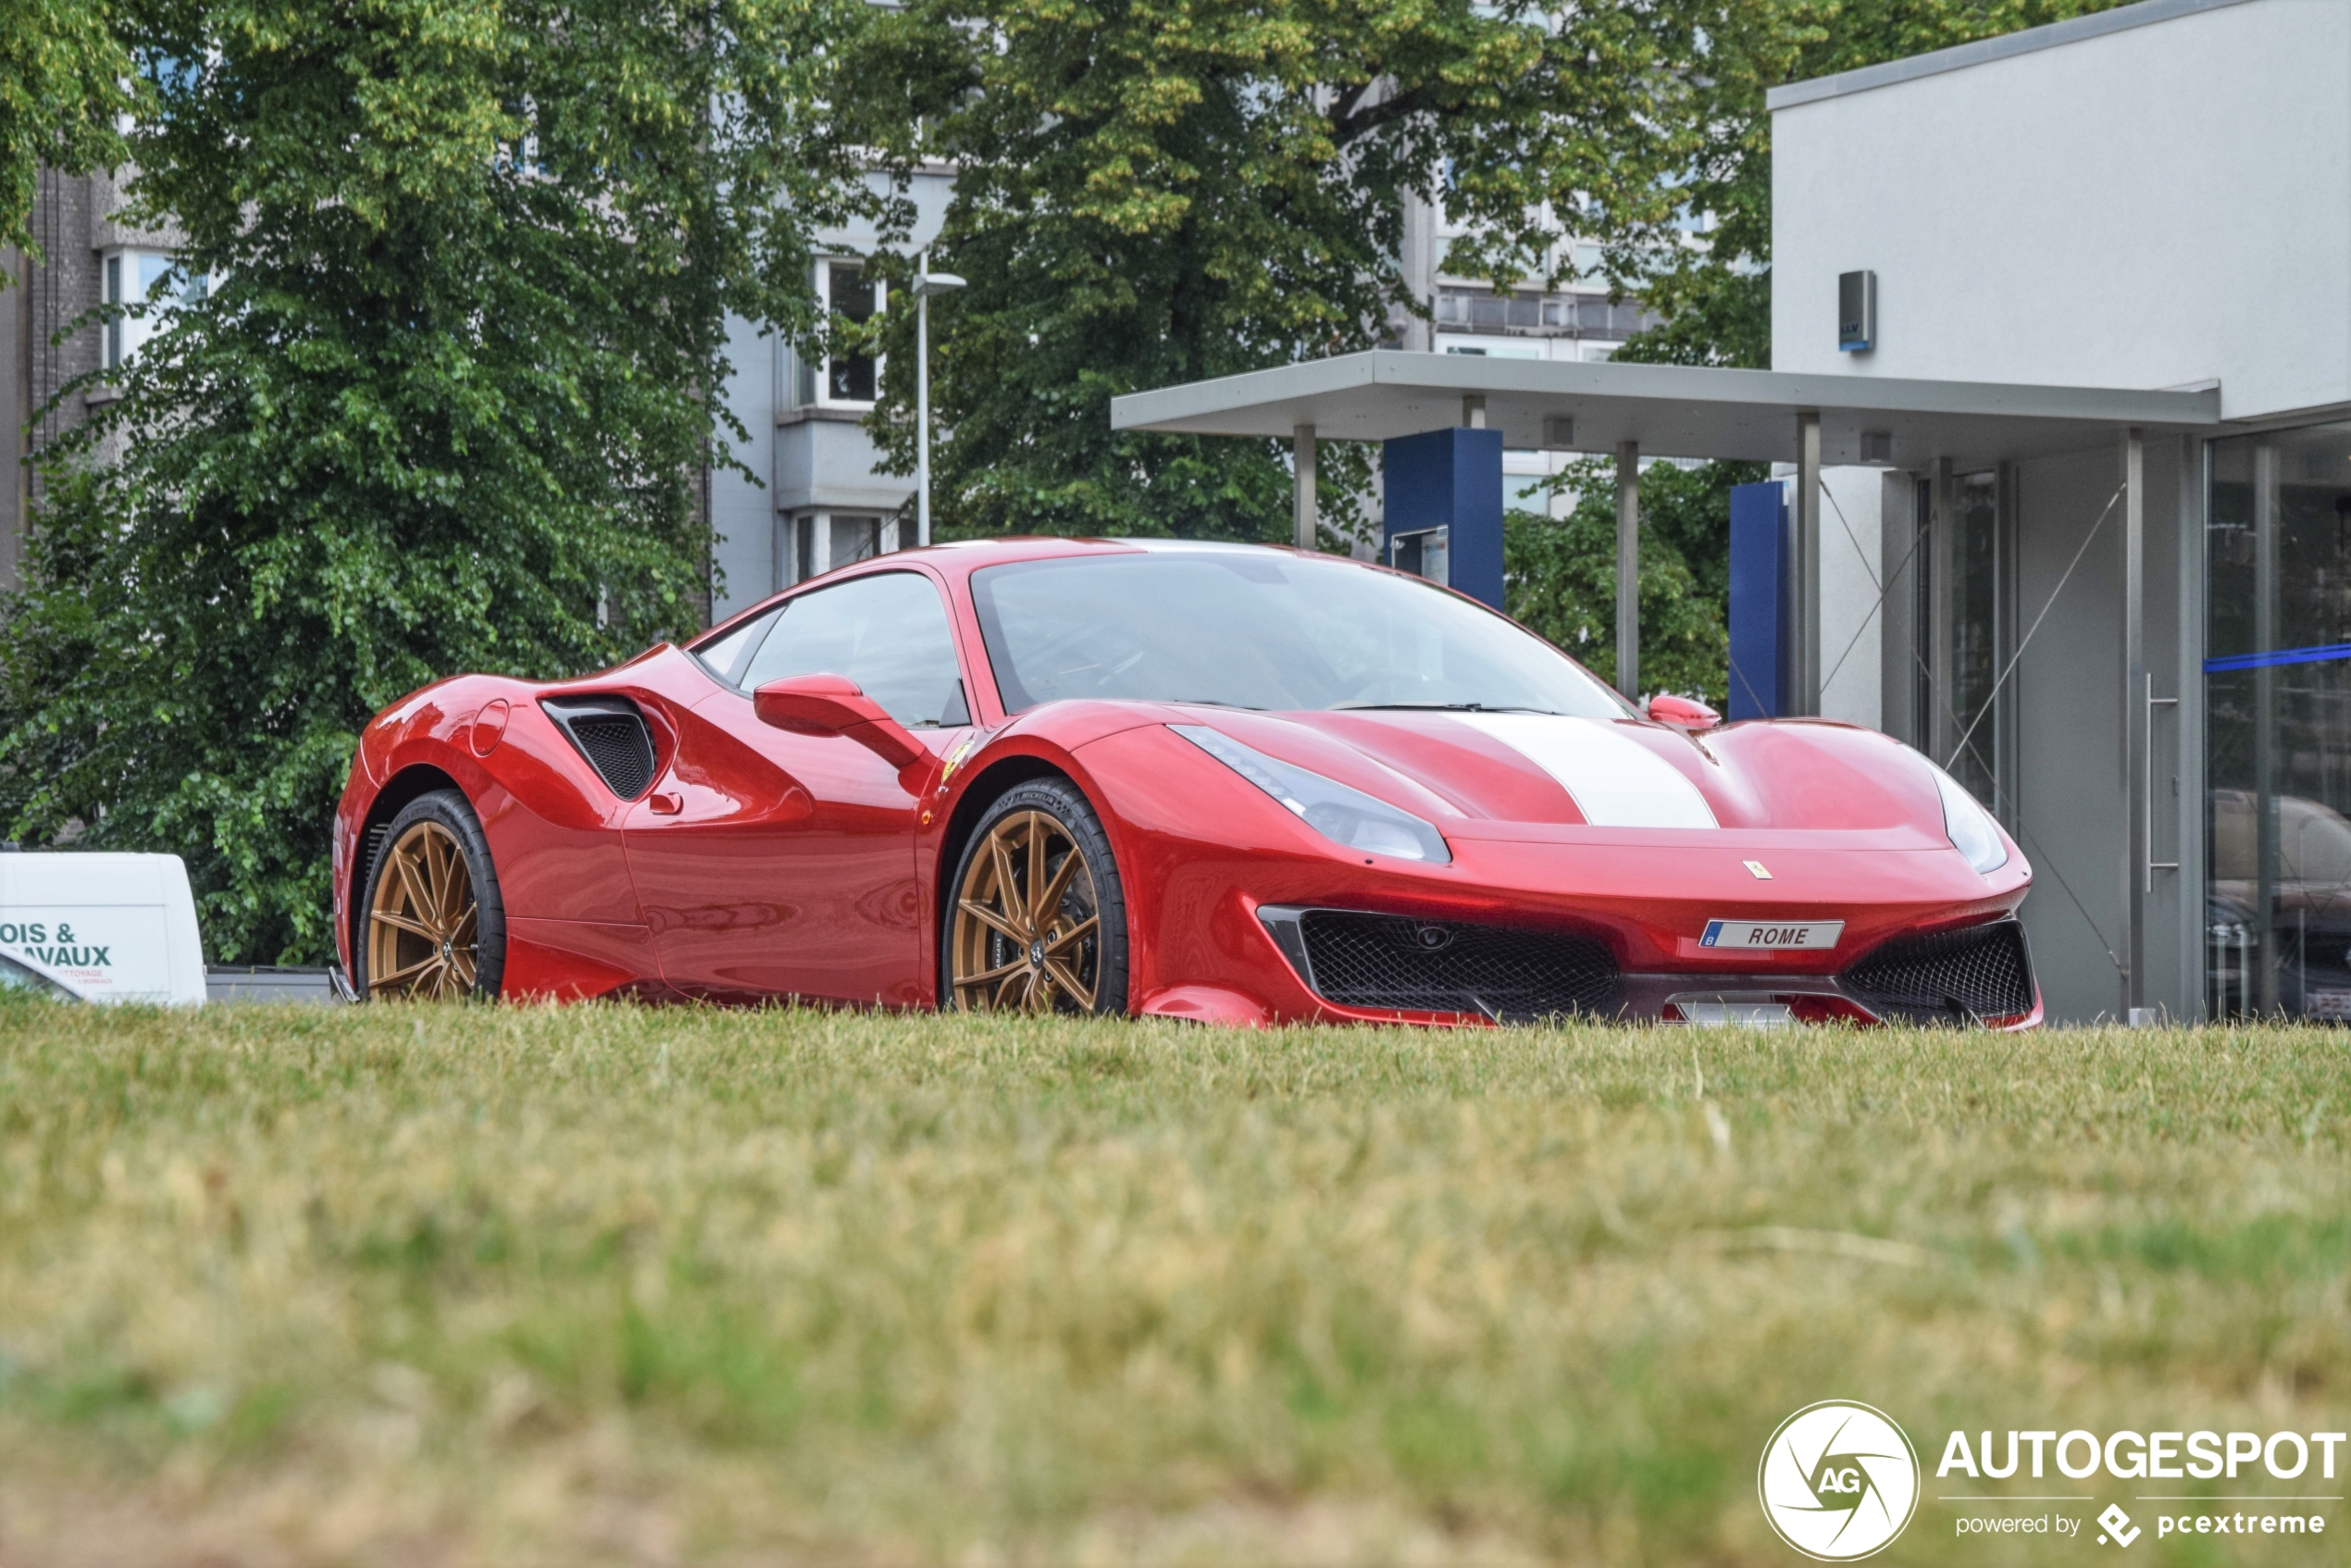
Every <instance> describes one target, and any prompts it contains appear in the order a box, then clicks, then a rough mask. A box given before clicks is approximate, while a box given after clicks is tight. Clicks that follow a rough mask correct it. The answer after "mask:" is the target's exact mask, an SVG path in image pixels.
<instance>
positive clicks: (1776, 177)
mask: <svg viewBox="0 0 2351 1568" xmlns="http://www.w3.org/2000/svg"><path fill="white" fill-rule="evenodd" d="M2133 23H2136V24H2138V25H2132V24H2133ZM2085 31H2086V32H2089V33H2090V34H2091V35H2090V36H2085V37H2075V38H2074V41H2072V42H2065V43H2058V44H2053V45H2051V46H2048V47H2037V48H2036V47H2032V45H2033V44H2035V43H2037V42H2040V41H2042V40H2045V39H2046V38H2049V37H2052V36H2056V37H2065V36H2071V35H2073V34H2079V33H2083V32H2085ZM2000 50H2007V51H2009V53H2007V54H2005V56H2003V57H1993V58H1989V59H1984V60H1983V61H1982V63H1976V64H1969V65H1964V66H1962V67H1960V68H1955V69H1934V66H1935V65H1936V64H1937V63H1939V62H1947V61H1948V60H1950V59H1953V58H1971V57H1977V56H1983V55H1985V54H1987V53H1991V54H1997V52H1998V51H2000ZM1904 72H1909V73H1921V74H1910V75H1909V79H1908V80H1898V81H1892V82H1890V83H1889V84H1886V85H1880V86H1870V87H1866V88H1864V89H1863V90H1860V91H1851V92H1843V93H1834V94H1833V95H1829V96H1821V97H1816V98H1814V99H1813V100H1812V101H1810V102H1796V103H1791V100H1792V99H1800V98H1802V97H1804V96H1805V95H1807V94H1808V93H1818V92H1823V91H1826V90H1827V84H1798V85H1797V86H1796V87H1793V88H1784V89H1781V90H1780V91H1778V92H1776V93H1773V104H1774V106H1775V109H1774V113H1773V119H1772V135H1773V230H1772V244H1773V312H1772V344H1773V355H1772V358H1773V368H1774V369H1779V370H1796V371H1813V372H1840V371H1841V372H1847V373H1850V374H1853V375H1860V376H1872V375H1875V376H1897V377H1918V378H1947V379H1951V380H1979V381H2021V382H2033V383H2038V384H2044V385H2071V386H2113V387H2134V388H2156V387H2171V386H2180V385H2185V384H2191V383H2196V382H2201V381H2208V380H2219V382H2220V392H2221V411H2222V413H2223V415H2224V416H2225V417H2230V418H2244V417H2258V416H2262V415H2267V414H2273V413H2279V412H2283V411H2288V410H2295V409H2302V408H2309V407H2315V406H2320V405H2324V404H2338V403H2342V402H2345V401H2351V5H2346V4H2343V3H2341V0H2145V3H2143V4H2141V5H2139V6H2130V7H2126V8H2125V9H2123V10H2121V11H2118V12H2114V13H2108V15H2106V16H2105V17H2102V18H2091V19H2084V21H2082V22H2078V23H2071V24H2060V26H2059V28H2052V29H2040V30H2035V31H2034V32H2031V33H2021V34H2017V35H2014V36H2013V37H2011V38H2009V39H2006V40H2000V41H1996V44H1993V45H1971V46H1969V47H1968V48H1967V49H1963V50H1954V51H1946V52H1945V53H1944V54H1943V55H1940V56H1921V57H1919V58H1918V59H1915V60H1910V61H1904V62H1899V63H1898V65H1897V67H1893V68H1875V69H1874V70H1873V71H1865V72H1855V73H1852V77H1851V78H1850V79H1846V80H1854V79H1858V80H1860V81H1869V80H1873V79H1875V78H1877V77H1879V76H1882V75H1885V74H1889V73H1891V74H1900V73H1904ZM1839 80H1840V79H1835V78H1832V79H1829V83H1835V82H1836V81H1839ZM1856 268H1872V269H1874V270H1875V271H1876V273H1877V275H1878V326H1879V346H1878V347H1877V348H1876V349H1875V350H1874V351H1872V352H1871V353H1868V354H1849V355H1848V354H1839V353H1838V352H1837V347H1836V338H1837V333H1836V325H1837V324H1836V280H1837V275H1838V274H1839V273H1840V272H1844V271H1847V270H1851V269H1856Z"/></svg>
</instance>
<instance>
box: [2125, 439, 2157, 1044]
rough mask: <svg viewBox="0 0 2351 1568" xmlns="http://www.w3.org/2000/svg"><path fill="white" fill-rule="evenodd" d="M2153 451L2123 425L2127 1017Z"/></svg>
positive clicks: (2139, 998) (2141, 814) (2141, 876)
mask: <svg viewBox="0 0 2351 1568" xmlns="http://www.w3.org/2000/svg"><path fill="white" fill-rule="evenodd" d="M2153 695H2154V692H2153V691H2152V690H2151V689H2150V688H2149V687H2148V685H2147V659H2146V452H2145V448H2144V445H2143V442H2142V440H2141V432H2139V431H2138V430H2136V429H2128V430H2125V431H2123V432H2122V798H2123V800H2124V801H2125V802H2126V803H2127V805H2126V807H2125V815H2126V816H2127V818H2128V820H2127V821H2126V823H2125V824H2124V831H2125V835H2126V836H2125V839H2124V844H2123V850H2122V920H2123V928H2122V964H2123V968H2122V1002H2121V1014H2122V1021H2123V1022H2124V1023H2126V1024H2132V1025H2136V1024H2139V1023H2141V1022H2143V1021H2144V1020H2145V1019H2146V945H2147V944H2146V883H2147V877H2148V872H2147V868H2146V863H2147V853H2146V843H2147V825H2148V821H2149V817H2148V815H2147V814H2148V813H2149V812H2150V811H2152V810H2153V809H2154V805H2155V803H2154V802H2152V801H2150V800H2149V799H2147V783H2148V777H2147V715H2148V711H2149V709H2150V708H2151V707H2152V705H2153V704H2152V703H2151V702H2150V701H2149V699H2150V698H2152V697H2153Z"/></svg>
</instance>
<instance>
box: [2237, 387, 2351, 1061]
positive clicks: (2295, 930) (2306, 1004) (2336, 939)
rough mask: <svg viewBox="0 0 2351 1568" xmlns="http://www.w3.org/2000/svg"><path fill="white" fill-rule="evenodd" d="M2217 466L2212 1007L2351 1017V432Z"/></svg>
mask: <svg viewBox="0 0 2351 1568" xmlns="http://www.w3.org/2000/svg"><path fill="white" fill-rule="evenodd" d="M2207 453H2208V455H2207V464H2208V467H2207V484H2208V496H2207V506H2206V512H2205V519H2206V520H2205V529H2206V536H2205V572H2206V593H2205V605H2206V628H2205V660H2204V694H2205V782H2206V808H2207V812H2208V816H2207V819H2206V824H2205V827H2206V834H2207V838H2206V843H2207V845H2208V851H2207V854H2206V865H2205V910H2206V940H2207V942H2208V952H2207V954H2206V958H2207V975H2208V978H2207V982H2206V983H2207V986H2208V994H2207V1002H2208V1005H2209V1006H2210V1007H2211V1009H2212V1014H2213V1015H2214V1016H2216V1017H2241V1016H2245V1015H2246V1014H2276V1013H2284V1014H2289V1015H2293V1016H2299V1017H2310V1018H2323V1019H2338V1020H2351V424H2333V425H2317V426H2310V427H2307V428H2305V429H2296V430H2282V431H2277V432H2273V433H2270V434H2266V435H2258V436H2240V437H2233V438H2231V439H2229V440H2226V441H2216V442H2210V443H2209V445H2208V448H2207Z"/></svg>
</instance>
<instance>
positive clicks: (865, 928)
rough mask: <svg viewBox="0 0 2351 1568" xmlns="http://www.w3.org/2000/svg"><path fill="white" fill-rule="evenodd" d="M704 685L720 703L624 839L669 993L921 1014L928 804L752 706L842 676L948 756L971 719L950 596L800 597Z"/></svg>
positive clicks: (818, 593) (929, 590)
mask: <svg viewBox="0 0 2351 1568" xmlns="http://www.w3.org/2000/svg"><path fill="white" fill-rule="evenodd" d="M714 663H715V664H717V665H723V666H724V667H713V664H714ZM705 667H706V668H710V669H711V673H712V688H711V691H710V694H709V695H708V696H707V697H705V698H703V700H702V701H701V702H699V703H695V704H694V705H693V706H692V707H691V708H690V709H689V710H687V711H686V712H685V713H683V714H682V715H681V716H679V718H678V746H677V751H676V754H675V756H674V758H673V759H672V761H671V763H670V765H669V767H668V769H667V771H666V772H665V776H664V777H663V778H662V779H661V780H660V781H659V782H658V783H657V784H656V785H655V786H654V788H653V790H652V791H651V792H650V793H649V794H648V795H647V797H646V798H645V799H644V800H643V801H641V802H640V803H638V804H637V805H636V806H635V807H634V808H632V810H631V812H630V815H629V817H628V822H627V824H626V827H625V829H624V833H623V839H624V841H625V843H626V845H627V848H628V865H629V871H630V874H631V876H632V877H634V878H635V881H636V885H637V896H638V901H639V902H640V903H641V905H642V906H643V909H644V912H645V919H646V923H647V925H648V926H649V927H651V928H652V931H653V944H654V949H655V951H656V952H657V953H658V954H659V957H660V961H661V965H662V974H663V977H664V978H665V980H666V981H667V982H668V983H669V984H670V985H671V986H673V987H675V988H677V989H679V990H682V991H685V992H686V993H688V994H690V995H695V996H705V997H710V998H713V999H726V1000H741V999H745V998H750V997H756V996H769V995H793V996H804V997H810V998H817V999H824V1000H829V1001H839V1002H881V1003H884V1004H888V1005H911V1004H913V1003H914V1002H917V1001H918V1000H919V999H920V995H921V989H920V977H921V972H922V958H923V948H924V943H925V941H926V940H927V933H926V932H925V931H924V930H923V929H922V928H921V927H922V921H921V907H922V901H921V898H920V896H919V890H918V888H917V886H916V883H915V877H914V830H915V817H916V813H917V811H918V809H919V802H918V799H917V797H916V796H915V795H914V794H911V793H909V792H908V790H907V787H906V779H905V778H904V776H903V775H902V772H901V770H900V769H898V768H896V767H893V766H892V765H889V763H887V762H885V761H883V760H882V759H881V758H880V757H879V756H877V755H876V754H875V753H873V752H871V751H869V750H868V749H866V748H865V746H864V745H862V744H860V743H859V742H858V741H856V740H852V739H850V738H848V737H845V736H812V735H800V734H794V733H791V732H790V731H786V730H782V729H777V728H771V727H769V726H767V725H765V724H763V723H761V722H760V721H759V719H758V717H757V716H756V715H755V714H754V713H753V711H752V699H751V694H752V692H753V691H756V690H758V688H759V687H761V686H762V685H765V683H767V682H768V681H772V680H780V679H783V678H786V677H789V676H796V675H817V674H826V675H840V676H846V677H848V678H850V679H852V680H853V681H855V682H856V683H857V684H858V685H859V686H860V687H862V688H863V689H864V690H865V693H866V695H868V696H870V697H872V698H873V699H874V700H875V701H876V702H877V703H880V704H881V705H882V706H883V707H884V708H885V709H887V710H888V711H889V715H890V716H891V717H893V718H895V719H897V720H898V722H899V723H901V724H902V725H904V726H905V727H906V728H908V729H909V730H911V731H912V732H913V733H914V735H915V736H916V737H917V738H918V739H920V740H923V741H924V743H925V744H926V745H927V746H929V747H930V748H931V749H932V751H933V752H934V753H938V752H940V751H944V750H945V749H946V747H947V746H948V745H950V744H952V741H953V740H954V739H955V738H956V737H957V736H958V735H960V734H961V733H962V732H963V730H964V728H965V727H967V726H968V725H969V724H970V722H971V718H970V710H969V707H968V705H967V703H965V700H964V678H963V670H962V668H961V666H960V665H959V663H958V661H957V659H956V656H955V644H954V638H953V636H952V632H951V631H950V629H949V623H948V616H947V605H946V603H945V600H944V597H943V595H942V593H941V591H940V590H939V585H938V584H937V583H936V582H935V581H934V580H933V579H931V578H929V577H928V576H927V575H925V574H924V573H921V572H917V571H910V570H898V571H879V572H872V573H867V574H865V575H862V576H859V577H855V578H852V579H849V580H847V581H845V582H839V583H834V584H831V585H828V586H827V587H824V588H819V589H815V590H813V591H809V592H805V593H802V594H798V595H795V596H794V597H793V598H791V599H790V600H787V601H786V602H785V603H784V604H783V605H782V606H781V607H780V608H779V609H778V610H777V611H776V612H774V614H773V615H772V616H771V617H770V618H769V619H768V620H767V621H766V622H765V624H764V626H761V627H760V628H757V629H755V630H753V632H752V633H751V634H750V635H748V636H746V637H744V638H743V639H742V640H741V641H740V644H739V645H737V646H734V647H732V648H730V649H729V650H728V652H727V653H724V654H722V655H720V656H719V658H718V659H717V660H715V661H714V662H713V663H706V664H705ZM917 782H919V780H917Z"/></svg>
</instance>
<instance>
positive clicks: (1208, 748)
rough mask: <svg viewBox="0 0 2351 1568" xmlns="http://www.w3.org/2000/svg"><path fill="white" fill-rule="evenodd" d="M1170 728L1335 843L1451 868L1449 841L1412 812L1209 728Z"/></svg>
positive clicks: (1202, 726)
mask: <svg viewBox="0 0 2351 1568" xmlns="http://www.w3.org/2000/svg"><path fill="white" fill-rule="evenodd" d="M1167 728H1170V729H1172V730H1174V731H1175V732H1176V734H1178V735H1181V736H1182V737H1183V738H1184V739H1185V740H1189V741H1190V742H1191V743H1192V744H1193V745H1195V746H1198V747H1199V748H1200V750H1201V751H1203V752H1206V753H1208V754H1209V755H1210V756H1212V757H1214V758H1215V759H1216V760H1217V761H1218V762H1221V763H1223V764H1224V765H1225V766H1226V767H1229V768H1231V769H1232V770H1233V771H1234V772H1235V773H1238V774H1239V775H1240V776H1241V777H1242V778H1246V779H1248V780H1249V781H1250V783H1252V784H1254V785H1256V786H1257V787H1258V788H1259V789H1261V790H1264V791H1265V792H1266V793H1267V794H1269V795H1271V796H1273V797H1274V798H1275V800H1277V801H1279V802H1281V803H1282V804H1284V805H1286V806H1287V807H1288V808H1289V809H1290V810H1291V811H1293V812H1296V813H1297V814H1298V815H1299V816H1300V817H1301V818H1303V819H1304V820H1305V823H1306V826H1308V827H1309V828H1312V829H1314V831H1315V832H1317V833H1320V834H1321V835H1322V836H1323V837H1324V838H1325V839H1328V840H1331V841H1332V842H1334V843H1339V844H1345V845H1346V846H1348V848H1350V849H1357V850H1369V851H1370V852H1372V853H1374V854H1392V855H1395V856H1398V857H1399V858H1400V859H1403V860H1421V861H1427V862H1428V863H1430V864H1431V865H1450V864H1452V860H1453V852H1452V851H1450V850H1449V849H1447V848H1446V847H1445V836H1444V835H1443V834H1441V833H1439V832H1438V831H1437V829H1436V828H1433V827H1431V826H1430V825H1429V824H1427V823H1425V822H1423V821H1422V820H1421V819H1420V818H1419V817H1417V816H1414V815H1412V813H1411V812H1408V811H1399V810H1398V809H1397V808H1396V807H1394V806H1392V805H1389V804H1388V803H1387V802H1386V801H1381V800H1375V799H1373V798H1372V797H1371V796H1369V795H1366V794H1364V793H1363V792H1362V790H1350V789H1349V788H1348V787H1347V786H1346V785H1344V784H1341V783H1340V782H1338V780H1337V779H1335V778H1324V777H1323V776H1322V775H1321V774H1319V773H1310V772H1308V771H1307V770H1306V769H1305V768H1302V767H1300V766H1298V765H1296V764H1294V763H1286V762H1283V761H1281V760H1280V759H1279V758H1276V757H1269V756H1267V755H1266V754H1265V753H1263V752H1261V751H1258V750H1256V749H1255V748H1253V747H1250V746H1244V745H1242V744H1241V743H1240V742H1239V741H1238V740H1234V739H1233V738H1232V737H1231V736H1229V735H1227V734H1225V733H1224V731H1222V730H1218V729H1211V728H1208V727H1207V726H1206V725H1200V724H1171V725H1169V726H1168V727H1167Z"/></svg>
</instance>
